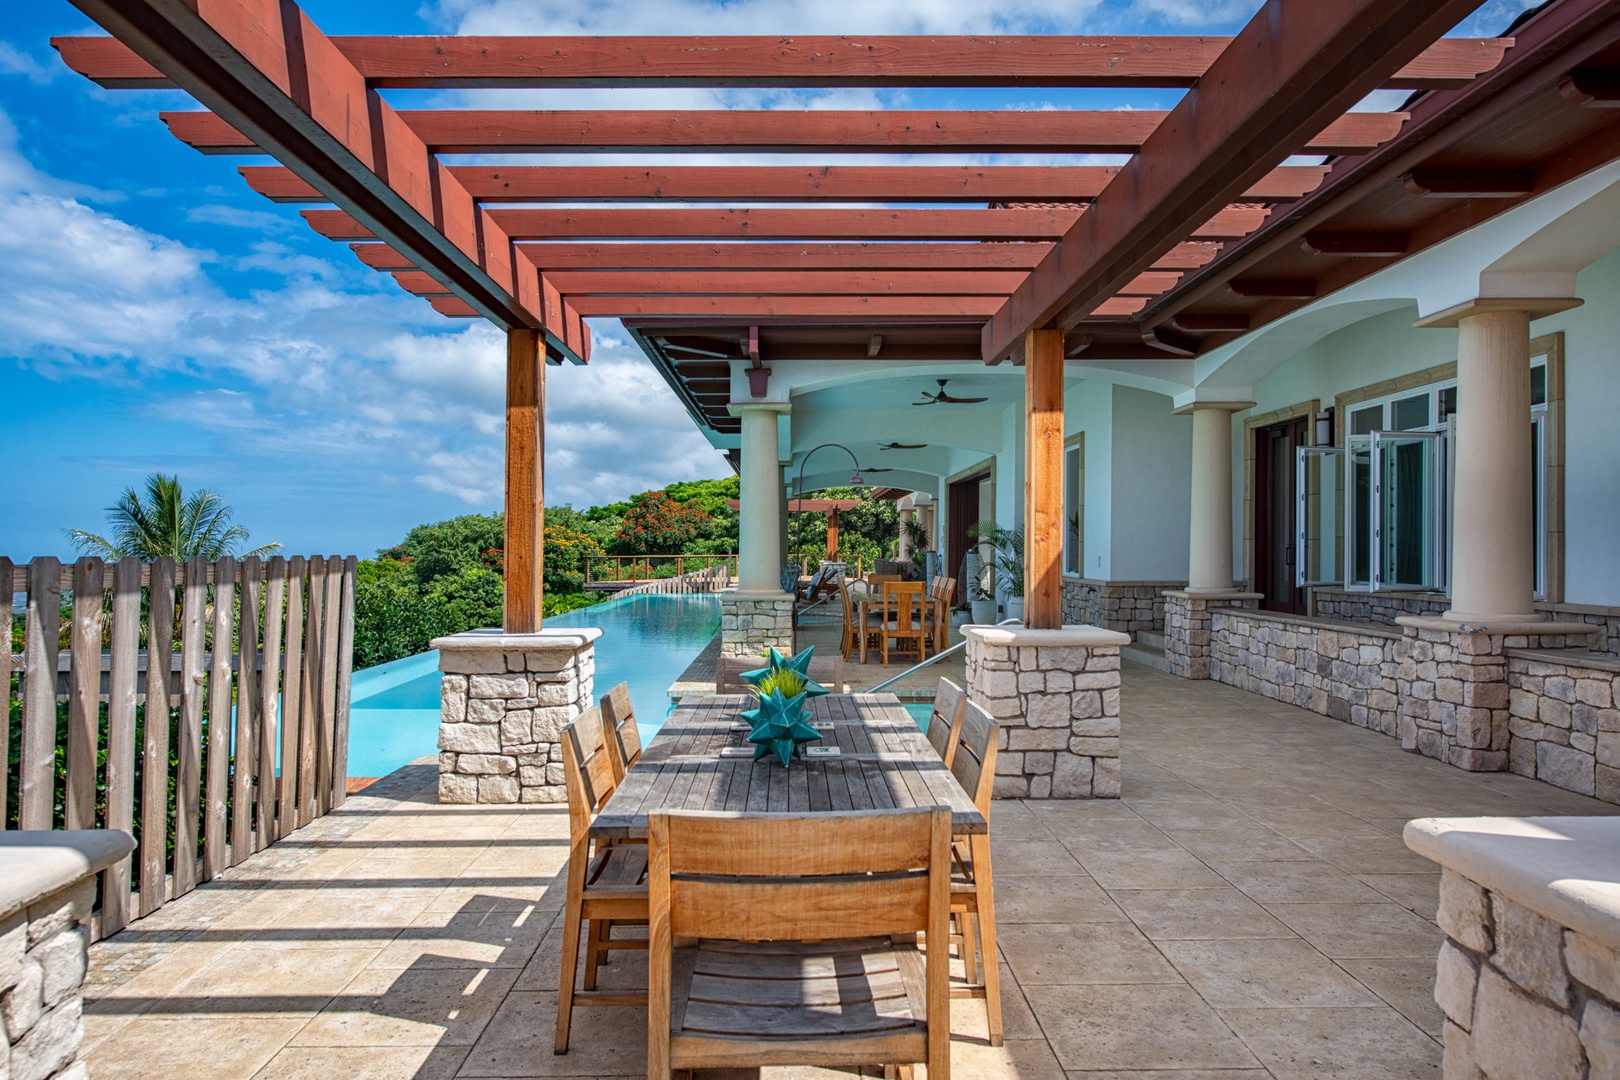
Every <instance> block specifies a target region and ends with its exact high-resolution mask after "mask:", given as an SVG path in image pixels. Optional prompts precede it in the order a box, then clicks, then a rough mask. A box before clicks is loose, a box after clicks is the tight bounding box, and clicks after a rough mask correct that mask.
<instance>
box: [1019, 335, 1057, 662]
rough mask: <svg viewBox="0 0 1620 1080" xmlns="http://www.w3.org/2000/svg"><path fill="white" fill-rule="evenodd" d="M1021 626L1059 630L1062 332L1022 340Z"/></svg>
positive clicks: (1026, 337) (1029, 336)
mask: <svg viewBox="0 0 1620 1080" xmlns="http://www.w3.org/2000/svg"><path fill="white" fill-rule="evenodd" d="M1024 440H1025V443H1024V625H1026V626H1028V627H1029V628H1030V629H1032V630H1057V629H1060V628H1061V627H1062V626H1063V333H1062V331H1060V330H1031V331H1029V333H1028V334H1027V335H1026V336H1025V339H1024Z"/></svg>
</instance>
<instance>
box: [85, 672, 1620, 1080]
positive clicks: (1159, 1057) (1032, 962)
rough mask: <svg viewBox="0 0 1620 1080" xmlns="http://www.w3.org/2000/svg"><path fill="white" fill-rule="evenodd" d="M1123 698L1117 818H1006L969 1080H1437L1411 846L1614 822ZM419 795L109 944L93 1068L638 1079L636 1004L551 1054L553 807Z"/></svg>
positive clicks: (1200, 693) (1499, 780) (1012, 810)
mask: <svg viewBox="0 0 1620 1080" xmlns="http://www.w3.org/2000/svg"><path fill="white" fill-rule="evenodd" d="M1123 700H1124V735H1123V741H1124V754H1125V760H1124V776H1125V794H1124V798H1123V799H1121V800H1120V801H1119V802H1117V803H1114V802H1075V803H1062V802H1048V803H1036V802H1031V803H1025V804H1020V803H1014V802H1006V803H999V804H998V805H997V806H996V809H995V814H994V817H993V820H992V826H993V833H994V835H995V838H996V843H995V855H996V871H997V878H998V881H997V887H998V888H997V901H998V906H999V915H1000V919H999V922H1000V926H1001V947H1002V954H1003V961H1004V980H1005V981H1004V983H1003V986H1004V1001H1005V1007H1006V1014H1007V1016H1006V1024H1007V1042H1006V1045H1005V1046H1004V1047H1001V1048H994V1049H993V1048H991V1047H989V1046H987V1045H985V1040H984V1018H983V1006H982V1003H979V1002H970V1001H956V1002H953V1017H952V1019H953V1028H954V1030H955V1032H956V1043H955V1046H954V1054H953V1061H954V1066H955V1069H956V1074H957V1075H958V1076H962V1077H970V1078H979V1077H1018V1078H1021V1080H1044V1078H1047V1077H1062V1076H1067V1077H1070V1078H1080V1077H1085V1078H1089V1080H1103V1078H1110V1080H1116V1078H1117V1080H1124V1078H1126V1077H1130V1078H1132V1080H1170V1078H1176V1080H1195V1078H1197V1080H1205V1078H1212V1077H1222V1078H1233V1080H1235V1078H1238V1077H1253V1078H1260V1077H1267V1076H1273V1077H1279V1078H1283V1077H1288V1078H1291V1077H1314V1076H1332V1077H1340V1078H1351V1077H1364V1078H1379V1080H1386V1078H1402V1077H1438V1076H1439V1074H1440V1044H1439V1043H1438V1042H1437V1041H1436V1037H1437V1035H1438V1033H1439V1025H1440V1013H1439V1011H1438V1009H1437V1008H1436V1007H1435V1005H1434V1004H1433V1002H1432V1000H1431V999H1430V988H1431V981H1432V977H1433V969H1434V960H1435V955H1436V953H1437V951H1438V948H1439V941H1440V939H1439V931H1438V930H1437V929H1436V928H1435V926H1434V925H1433V924H1432V922H1431V921H1430V916H1431V915H1432V913H1433V911H1434V907H1435V903H1436V885H1437V880H1438V878H1437V875H1436V873H1435V872H1434V867H1433V866H1432V865H1431V864H1429V863H1427V862H1425V861H1423V860H1421V859H1418V858H1417V857H1415V856H1413V855H1411V854H1410V853H1408V852H1407V851H1406V849H1405V848H1404V846H1403V845H1402V844H1401V841H1400V829H1401V825H1402V824H1403V823H1404V822H1405V821H1406V820H1407V819H1408V818H1412V817H1418V816H1425V815H1431V814H1452V815H1456V814H1549V813H1552V814H1558V813H1562V814H1570V813H1573V814H1605V813H1614V812H1616V808H1615V807H1612V806H1609V805H1607V804H1604V803H1599V802H1596V801H1594V800H1591V799H1586V798H1583V797H1580V796H1577V795H1572V794H1569V793H1567V792H1564V791H1562V790H1559V789H1556V788H1552V787H1548V786H1546V785H1543V784H1539V783H1536V782H1534V781H1529V780H1525V779H1522V778H1520V777H1516V776H1509V775H1468V774H1464V773H1461V772H1458V771H1456V770H1453V769H1450V768H1447V767H1445V766H1443V765H1440V764H1437V763H1436V762H1434V761H1431V760H1428V759H1425V758H1420V757H1415V756H1412V755H1408V754H1404V753H1402V752H1401V751H1400V750H1399V748H1398V747H1397V746H1396V745H1395V744H1394V742H1393V741H1391V740H1390V739H1387V738H1385V737H1383V736H1380V735H1375V734H1371V733H1369V732H1366V731H1363V730H1361V729H1358V728H1354V727H1350V726H1348V725H1345V724H1341V723H1338V722H1335V721H1332V720H1327V719H1324V718H1322V717H1319V716H1316V715H1313V714H1310V713H1306V712H1303V711H1301V710H1299V709H1296V708H1293V707H1290V706H1285V705H1278V704H1276V703H1273V702H1269V701H1267V700H1265V699H1263V698H1259V697H1256V696H1253V695H1250V694H1245V693H1241V692H1239V691H1236V690H1232V689H1230V688H1227V687H1224V686H1218V685H1214V684H1211V683H1207V682H1204V683H1187V682H1183V681H1180V680H1177V679H1173V678H1170V677H1169V676H1165V675H1161V674H1159V673H1158V672H1155V671H1151V670H1149V669H1146V668H1142V667H1139V666H1136V665H1130V664H1127V665H1126V668H1125V684H1124V694H1123ZM432 781H433V774H432V769H431V767H430V766H417V767H412V768H410V769H407V770H403V771H402V772H401V773H396V774H395V775H394V776H392V777H390V778H388V779H386V780H384V781H383V782H381V783H379V784H378V785H375V786H374V787H372V788H370V789H368V790H367V791H366V792H365V793H364V794H363V795H361V796H357V797H355V798H352V799H351V800H350V802H349V803H348V805H347V806H346V807H345V809H344V810H343V811H342V812H340V813H339V814H337V815H334V816H332V817H330V818H328V819H326V820H324V821H321V822H317V823H316V824H314V825H312V826H310V827H309V828H306V829H304V830H302V831H301V832H300V833H298V834H297V835H296V836H294V837H293V838H291V839H289V840H288V841H284V842H283V843H281V844H279V845H277V846H276V847H275V848H272V849H271V850H269V851H266V852H264V853H261V854H260V855H258V856H255V857H254V858H253V859H251V860H249V861H248V862H246V863H244V864H243V865H242V866H240V867H238V868H236V869H235V870H233V871H231V872H230V873H229V874H228V875H227V876H226V878H224V879H223V880H220V881H218V882H216V883H214V884H211V885H209V886H206V887H204V888H202V889H200V890H198V891H197V892H195V893H193V894H191V895H189V896H186V897H184V898H182V899H180V900H178V901H176V902H174V903H172V904H171V905H169V906H168V907H167V908H165V909H164V910H163V911H162V912H161V913H159V914H158V915H156V916H153V917H151V918H148V919H146V920H143V921H142V922H139V923H137V924H136V925H135V926H134V927H132V928H131V929H129V930H126V931H124V932H123V933H122V934H119V935H118V936H117V937H115V938H113V939H111V940H109V941H107V942H105V943H102V944H100V945H97V946H95V947H93V948H92V950H91V973H90V977H89V980H88V982H87V985H86V994H87V998H89V999H91V1000H90V1002H89V1004H88V1015H87V1016H86V1019H85V1025H86V1051H87V1054H86V1056H87V1057H88V1061H89V1067H90V1072H91V1075H92V1076H94V1077H95V1078H96V1080H119V1078H124V1077H148V1076H150V1077H162V1078H164V1080H174V1078H179V1077H218V1078H229V1077H305V1076H308V1077H321V1078H323V1080H325V1078H328V1077H366V1078H375V1080H385V1078H395V1077H419V1078H424V1080H425V1078H433V1077H451V1076H465V1077H489V1076H502V1077H531V1076H532V1077H561V1076H578V1077H585V1076H590V1077H618V1076H640V1075H644V1069H643V1031H644V1028H643V1017H642V1014H641V1013H640V1012H639V1011H638V1010H633V1009H619V1008H595V1009H581V1010H579V1011H578V1012H576V1014H575V1021H574V1040H573V1050H572V1052H571V1053H569V1054H568V1055H566V1056H563V1057H557V1056H554V1055H553V1054H552V1053H551V1050H550V1041H551V1031H552V1017H553V1011H554V1002H555V981H556V972H557V962H558V957H557V950H556V943H557V940H558V932H557V931H555V930H553V929H552V928H551V924H552V922H553V921H554V920H555V917H556V914H557V911H558V909H559V908H560V906H561V901H562V895H561V891H560V886H558V885H557V884H556V883H555V881H554V877H555V875H556V874H557V872H558V870H559V869H560V868H561V866H562V864H563V861H564V858H565V854H566V841H565V837H566V835H567V822H566V815H565V814H564V813H563V812H562V811H561V810H560V809H533V810H500V809H493V808H490V809H480V808H452V807H440V806H437V805H435V803H434V799H433V794H432V792H433V783H432ZM640 966H641V965H640V963H639V962H638V960H637V959H636V958H635V957H634V956H633V954H620V956H619V957H617V958H615V961H614V963H613V965H612V967H611V968H610V969H609V971H610V972H612V976H611V977H612V978H615V979H624V978H638V977H639V976H640V972H639V971H638V970H637V968H638V967H640ZM769 1072H770V1073H771V1075H799V1074H798V1073H794V1072H791V1071H786V1070H769Z"/></svg>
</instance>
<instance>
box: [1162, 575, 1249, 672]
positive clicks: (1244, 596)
mask: <svg viewBox="0 0 1620 1080" xmlns="http://www.w3.org/2000/svg"><path fill="white" fill-rule="evenodd" d="M1259 599H1260V596H1259V594H1258V593H1225V594H1220V593H1212V594H1209V595H1202V594H1199V593H1188V592H1182V591H1179V590H1171V591H1169V592H1166V593H1165V594H1164V658H1165V661H1166V663H1168V665H1169V670H1170V674H1172V675H1179V676H1181V677H1182V678H1183V679H1207V678H1209V677H1210V659H1211V651H1212V650H1211V642H1212V640H1213V639H1212V637H1211V634H1212V632H1213V629H1214V612H1215V610H1216V609H1218V608H1253V607H1254V606H1255V604H1256V603H1257V602H1258V600H1259Z"/></svg>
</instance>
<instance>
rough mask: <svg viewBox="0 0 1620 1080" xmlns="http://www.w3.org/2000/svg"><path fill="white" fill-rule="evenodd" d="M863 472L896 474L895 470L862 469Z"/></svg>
mask: <svg viewBox="0 0 1620 1080" xmlns="http://www.w3.org/2000/svg"><path fill="white" fill-rule="evenodd" d="M861 472H863V473H872V472H894V470H893V469H862V470H861Z"/></svg>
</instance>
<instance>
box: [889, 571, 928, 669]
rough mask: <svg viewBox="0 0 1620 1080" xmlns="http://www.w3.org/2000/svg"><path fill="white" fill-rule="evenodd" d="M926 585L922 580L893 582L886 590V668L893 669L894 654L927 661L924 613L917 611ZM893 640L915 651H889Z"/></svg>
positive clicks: (904, 649)
mask: <svg viewBox="0 0 1620 1080" xmlns="http://www.w3.org/2000/svg"><path fill="white" fill-rule="evenodd" d="M922 592H923V583H922V582H920V581H893V582H890V583H889V584H888V585H886V586H884V589H883V623H882V629H881V633H882V634H883V666H884V667H888V666H889V653H890V652H891V651H893V652H897V653H902V654H905V655H908V656H915V657H916V658H917V659H918V660H922V659H923V638H924V637H926V636H927V633H928V632H927V631H926V630H925V629H924V628H923V623H922V618H921V614H920V613H919V612H918V611H917V610H916V601H917V600H918V599H919V598H920V597H921V596H922ZM891 640H893V641H895V642H897V643H900V644H902V645H903V643H905V642H908V641H909V642H911V646H912V647H911V648H909V649H907V648H903V647H897V648H895V649H893V650H890V648H889V642H890V641H891Z"/></svg>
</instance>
